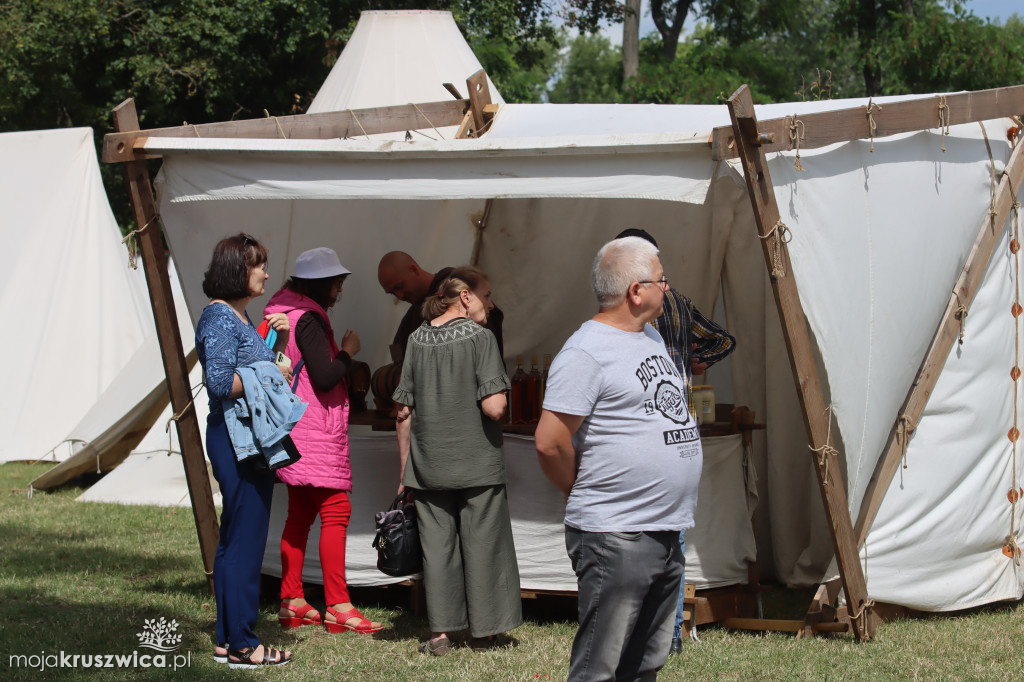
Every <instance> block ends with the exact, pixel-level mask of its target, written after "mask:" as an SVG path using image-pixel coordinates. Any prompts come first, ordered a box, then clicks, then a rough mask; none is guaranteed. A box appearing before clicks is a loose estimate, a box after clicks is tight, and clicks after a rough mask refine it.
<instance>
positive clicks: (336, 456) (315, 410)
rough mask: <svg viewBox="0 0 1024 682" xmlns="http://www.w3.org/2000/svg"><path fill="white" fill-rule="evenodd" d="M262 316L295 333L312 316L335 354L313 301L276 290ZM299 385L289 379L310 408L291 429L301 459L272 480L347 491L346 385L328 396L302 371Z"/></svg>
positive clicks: (292, 348) (294, 350) (294, 349)
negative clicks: (280, 317)
mask: <svg viewBox="0 0 1024 682" xmlns="http://www.w3.org/2000/svg"><path fill="white" fill-rule="evenodd" d="M263 312H264V314H270V313H284V314H286V315H287V316H288V322H289V323H290V324H291V328H292V330H293V331H294V330H295V328H296V327H297V326H298V324H299V318H300V317H302V316H303V315H305V314H306V313H308V312H313V313H316V314H317V315H319V316H320V318H321V319H322V320H323V323H324V326H325V327H326V329H327V338H328V340H329V341H330V344H331V352H332V354H335V355H336V354H337V353H338V345H337V342H336V341H335V340H334V330H333V329H331V321H330V320H329V319H327V313H326V312H325V311H324V309H323V308H321V307H320V306H319V305H318V304H317V303H316V302H315V301H313V299H311V298H308V297H306V296H302V295H301V294H297V293H295V292H294V291H290V290H288V289H281V290H280V291H278V292H277V293H276V294H274V295H273V297H272V298H271V299H270V302H269V303H267V307H266V308H265V309H264V311H263ZM285 355H287V356H288V357H289V358H290V359H291V361H292V368H293V369H294V368H295V367H296V366H297V365H298V364H299V360H300V359H301V358H302V354H301V353H300V352H299V348H298V346H297V345H296V343H295V335H294V334H292V335H291V337H290V338H289V339H288V347H287V348H286V349H285ZM297 377H298V380H299V381H298V384H297V385H296V384H295V379H294V377H293V379H292V384H293V385H295V389H294V390H295V394H296V395H297V396H299V397H300V398H302V399H303V400H305V401H306V402H307V403H309V407H308V408H306V413H305V414H304V415H303V416H302V419H300V420H299V423H298V424H296V425H295V428H294V429H292V433H291V436H292V440H293V441H295V446H296V447H297V448H298V450H299V454H300V455H302V459H300V460H299V461H298V462H296V463H295V464H292V465H291V466H286V467H283V468H281V469H278V470H277V472H276V473H277V477H278V479H280V480H281V481H282V482H284V483H287V484H288V485H309V486H315V487H317V488H330V489H332V490H347V491H351V490H352V467H351V465H350V464H349V455H348V386H347V385H346V382H345V381H342V382H341V383H339V384H338V385H337V386H335V387H334V388H332V389H331V390H329V391H326V392H325V391H321V390H319V389H317V388H316V387H315V386H314V385H313V383H312V382H311V381H310V380H309V372H308V371H306V368H305V367H302V368H301V369H300V370H299V372H298V374H297Z"/></svg>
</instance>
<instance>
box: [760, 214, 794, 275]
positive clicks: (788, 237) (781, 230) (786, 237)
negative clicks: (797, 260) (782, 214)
mask: <svg viewBox="0 0 1024 682" xmlns="http://www.w3.org/2000/svg"><path fill="white" fill-rule="evenodd" d="M758 236H759V237H760V238H761V239H772V241H771V243H770V244H769V245H768V249H769V252H770V254H771V261H772V277H773V278H775V279H778V278H779V277H782V276H784V275H785V274H786V268H785V265H784V264H783V262H782V246H783V244H788V243H789V242H791V241H793V233H792V232H790V231H789V228H788V227H786V224H785V223H784V222H782V218H779V220H778V221H777V222H776V223H775V225H774V226H773V227H772V229H770V230H768V233H767V234H762V235H758Z"/></svg>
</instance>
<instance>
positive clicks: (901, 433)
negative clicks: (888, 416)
mask: <svg viewBox="0 0 1024 682" xmlns="http://www.w3.org/2000/svg"><path fill="white" fill-rule="evenodd" d="M916 428H917V425H916V424H914V422H913V420H911V419H910V417H908V416H907V415H905V414H901V415H900V418H899V419H897V420H896V439H897V440H898V441H899V443H900V448H901V450H902V455H903V468H904V469H906V468H907V446H908V444H909V443H910V434H912V433H913V432H914V430H915V429H916Z"/></svg>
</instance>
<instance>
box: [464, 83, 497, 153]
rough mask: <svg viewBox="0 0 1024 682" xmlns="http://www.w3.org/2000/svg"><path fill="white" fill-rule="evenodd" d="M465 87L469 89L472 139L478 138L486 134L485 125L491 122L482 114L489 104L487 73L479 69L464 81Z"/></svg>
mask: <svg viewBox="0 0 1024 682" xmlns="http://www.w3.org/2000/svg"><path fill="white" fill-rule="evenodd" d="M466 87H467V88H469V108H470V110H471V111H472V112H473V137H480V136H481V135H483V134H484V132H486V126H487V123H488V122H489V121H490V120H491V119H490V118H488V117H487V116H486V115H485V114H484V108H485V107H487V105H489V104H490V103H491V89H490V88H489V87H488V85H487V73H486V72H485V71H484V70H483V69H480V70H479V71H477V72H476V73H474V74H473V75H472V76H470V77H469V78H467V79H466ZM491 116H493V114H491Z"/></svg>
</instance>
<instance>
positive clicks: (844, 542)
mask: <svg viewBox="0 0 1024 682" xmlns="http://www.w3.org/2000/svg"><path fill="white" fill-rule="evenodd" d="M728 106H729V116H730V117H731V118H732V124H733V130H734V134H735V139H736V145H737V147H738V152H739V158H740V160H741V161H742V163H743V174H744V176H745V177H746V181H747V193H748V195H749V197H750V204H751V207H752V208H753V211H754V220H755V223H756V225H757V231H758V235H759V236H760V237H762V239H761V242H762V248H763V250H764V257H765V264H766V265H767V267H768V269H769V270H771V269H772V260H773V254H772V253H771V246H770V245H769V244H768V241H769V240H767V239H764V237H767V236H768V235H769V234H770V233H771V231H772V229H773V228H774V227H775V224H776V223H777V222H778V220H779V207H778V204H777V203H776V200H775V191H774V189H773V187H772V180H771V175H770V174H769V172H768V161H767V158H766V157H765V151H764V149H765V148H764V146H763V145H758V144H757V142H758V140H759V139H760V132H759V131H758V127H757V117H756V115H755V113H754V103H753V100H752V99H751V96H750V89H749V88H748V87H747V86H746V85H743V86H741V87H740V88H739V89H738V90H737V91H736V92H734V93H733V94H732V96H731V97H730V98H729V101H728ZM780 248H781V254H778V253H777V254H775V256H774V257H778V256H779V255H781V258H782V264H783V268H782V269H781V270H782V272H781V274H779V275H778V276H773V277H772V278H771V283H772V292H773V294H774V296H775V303H776V306H777V307H778V310H779V317H780V319H781V322H782V330H783V334H784V336H785V340H786V348H787V349H788V351H789V360H790V365H791V366H792V369H793V377H794V379H795V380H796V389H797V396H798V398H799V400H800V406H801V408H802V411H803V417H804V425H805V427H806V428H807V433H808V437H809V442H810V446H811V449H812V450H817V451H818V452H820V453H822V454H821V455H820V456H819V455H818V454H817V453H814V454H813V459H814V469H815V472H816V473H817V476H818V488H819V490H820V491H821V498H822V501H823V502H824V505H825V515H826V517H827V518H828V522H829V530H830V531H831V536H832V548H833V549H834V550H835V555H836V561H837V562H838V565H839V575H840V579H841V581H842V584H843V590H844V592H845V593H846V601H847V604H848V605H849V609H850V613H851V614H855V617H854V618H853V623H854V634H855V636H856V637H857V639H858V641H868V640H870V639H871V638H872V637H874V634H875V628H876V625H877V619H876V618H875V615H874V612H873V611H872V609H871V602H870V600H869V599H868V594H867V585H866V583H865V581H864V573H863V571H862V570H861V566H860V563H859V561H858V555H857V545H856V544H855V542H854V534H853V523H852V522H851V520H850V511H849V507H848V503H847V498H846V490H845V488H844V484H843V479H842V476H841V472H840V467H839V461H838V458H837V457H836V452H835V450H834V449H833V448H831V445H832V444H831V443H830V442H829V420H830V415H829V412H828V410H827V407H826V405H825V397H824V393H823V392H822V390H821V383H820V381H819V379H818V371H817V368H816V366H815V363H814V354H813V347H812V345H811V337H810V332H809V331H808V328H807V319H806V317H805V316H804V311H803V308H802V306H801V304H800V297H799V292H798V291H797V286H796V280H795V279H794V278H793V269H792V267H790V260H789V249H788V248H787V247H786V245H785V243H782V244H781V247H780ZM825 446H829V447H825Z"/></svg>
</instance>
